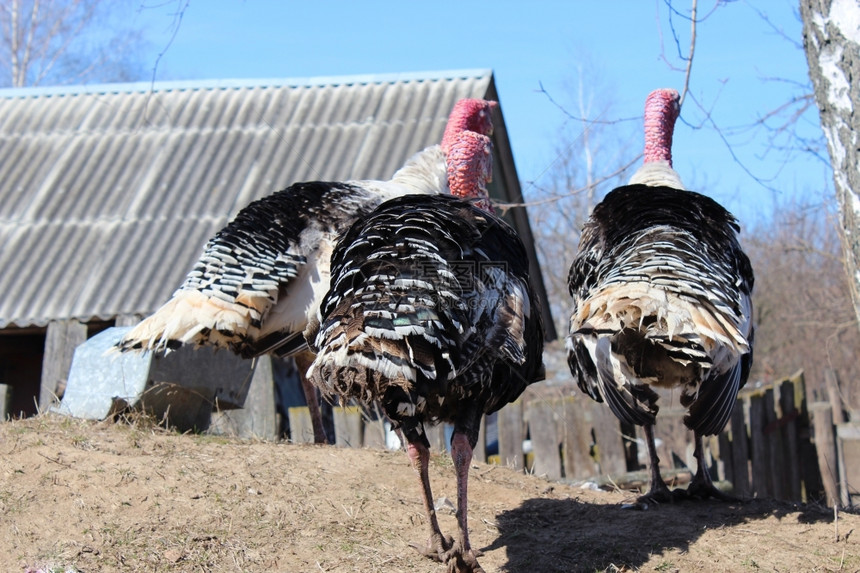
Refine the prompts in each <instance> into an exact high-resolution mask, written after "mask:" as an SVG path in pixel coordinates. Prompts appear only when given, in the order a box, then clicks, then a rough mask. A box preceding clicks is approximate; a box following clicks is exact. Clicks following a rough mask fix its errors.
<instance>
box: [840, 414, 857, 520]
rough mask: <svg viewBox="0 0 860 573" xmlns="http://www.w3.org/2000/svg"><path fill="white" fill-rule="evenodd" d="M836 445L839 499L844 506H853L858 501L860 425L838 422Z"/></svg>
mask: <svg viewBox="0 0 860 573" xmlns="http://www.w3.org/2000/svg"><path fill="white" fill-rule="evenodd" d="M836 446H837V447H836V452H837V456H838V459H837V465H838V466H839V494H840V499H841V501H842V505H843V506H844V507H854V506H856V505H857V502H860V425H857V424H850V423H849V424H838V425H837V426H836Z"/></svg>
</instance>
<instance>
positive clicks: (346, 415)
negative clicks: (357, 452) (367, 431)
mask: <svg viewBox="0 0 860 573" xmlns="http://www.w3.org/2000/svg"><path fill="white" fill-rule="evenodd" d="M332 415H333V416H334V436H335V438H334V444H335V445H336V446H337V447H339V448H360V447H361V443H362V442H361V440H362V438H363V437H364V428H363V424H362V420H361V408H359V407H358V406H338V407H335V408H332Z"/></svg>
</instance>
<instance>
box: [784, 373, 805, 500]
mask: <svg viewBox="0 0 860 573" xmlns="http://www.w3.org/2000/svg"><path fill="white" fill-rule="evenodd" d="M797 384H798V382H795V381H793V380H791V379H788V380H785V381H783V383H782V385H781V386H780V388H779V403H780V407H781V410H782V422H781V424H782V428H781V430H782V447H783V450H782V451H783V456H784V459H785V465H786V468H785V478H786V480H787V481H786V484H785V486H786V487H785V491H784V493H785V496H786V499H789V500H792V501H800V499H801V496H802V491H801V477H800V447H799V444H798V438H797V426H798V422H797V421H798V418H799V417H800V409H799V407H798V406H799V404H797V403H796V402H795V396H796V395H797V392H796V390H795V386H796V385H797Z"/></svg>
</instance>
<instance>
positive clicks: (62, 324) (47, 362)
mask: <svg viewBox="0 0 860 573" xmlns="http://www.w3.org/2000/svg"><path fill="white" fill-rule="evenodd" d="M86 340H87V325H86V324H82V323H80V322H78V321H77V320H75V319H69V320H55V321H51V322H50V323H48V331H47V333H46V334H45V355H44V357H43V359H42V384H41V388H40V390H39V410H41V411H43V412H44V411H46V410H47V409H48V408H49V407H51V406H53V405H55V404H57V403H58V400H57V398H58V397H61V396H62V395H63V392H64V391H65V389H66V382H67V381H68V379H69V369H70V368H71V367H72V358H73V357H74V355H75V348H77V347H78V345H80V344H83V343H84V342H86Z"/></svg>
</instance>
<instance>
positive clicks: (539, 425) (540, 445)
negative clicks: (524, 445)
mask: <svg viewBox="0 0 860 573" xmlns="http://www.w3.org/2000/svg"><path fill="white" fill-rule="evenodd" d="M554 402H555V401H551V400H531V401H530V402H529V403H528V404H527V405H526V419H527V420H528V425H529V436H530V437H531V443H532V451H533V452H534V465H533V466H532V467H531V468H529V471H531V472H532V473H534V475H536V476H545V477H546V478H547V479H551V480H559V479H561V456H560V455H559V445H560V443H561V439H560V437H559V433H558V419H557V418H558V416H557V415H556V409H557V408H558V407H559V406H560V405H559V404H557V403H554Z"/></svg>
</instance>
